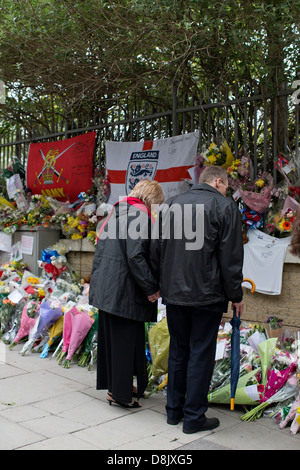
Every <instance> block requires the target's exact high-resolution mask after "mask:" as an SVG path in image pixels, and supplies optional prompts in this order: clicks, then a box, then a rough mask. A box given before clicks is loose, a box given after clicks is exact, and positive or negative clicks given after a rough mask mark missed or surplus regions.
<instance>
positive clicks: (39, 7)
mask: <svg viewBox="0 0 300 470" xmlns="http://www.w3.org/2000/svg"><path fill="white" fill-rule="evenodd" d="M299 19H300V1H299V0H266V1H255V0H254V1H251V0H245V1H241V0H221V1H217V2H213V1H211V0H119V1H110V0H89V1H88V2H87V1H86V0H14V2H11V0H2V1H1V6H0V25H1V26H0V39H1V42H0V44H1V45H0V59H1V60H0V64H1V65H0V79H2V80H3V81H4V82H5V84H6V86H7V91H8V93H7V99H6V102H5V104H3V105H1V107H0V108H1V109H0V113H1V114H0V116H1V115H2V119H4V118H5V120H6V121H9V122H13V123H19V124H20V125H22V126H23V127H25V128H26V127H27V128H31V127H32V126H34V125H36V124H40V125H42V126H43V127H44V128H45V129H46V130H48V131H51V129H52V128H53V126H54V124H55V123H56V122H57V120H63V119H68V118H70V116H77V117H78V118H82V119H83V118H84V117H86V116H87V115H89V116H95V115H96V116H99V118H100V117H101V116H102V115H105V113H106V110H107V109H108V108H109V107H111V106H112V105H113V104H114V103H116V102H120V101H122V100H124V99H126V100H129V101H133V100H134V99H135V97H139V98H141V99H144V100H146V101H148V102H149V103H151V104H152V105H153V106H166V105H167V103H166V101H167V100H168V99H170V96H171V93H170V90H171V87H172V85H173V84H174V83H177V84H178V86H179V89H180V90H181V91H182V92H189V93H193V94H194V95H195V96H199V93H200V89H202V88H203V87H209V88H214V90H220V91H223V90H224V89H225V87H226V86H227V85H229V86H234V84H235V83H245V82H247V83H250V84H251V83H253V81H258V82H259V83H260V84H267V85H268V87H269V89H270V90H271V92H272V90H277V89H280V87H281V86H282V83H283V82H286V83H287V84H291V83H292V81H293V80H294V79H295V77H296V76H297V72H299V70H297V67H299V39H298V38H299V26H298V25H299V24H300V22H299Z"/></svg>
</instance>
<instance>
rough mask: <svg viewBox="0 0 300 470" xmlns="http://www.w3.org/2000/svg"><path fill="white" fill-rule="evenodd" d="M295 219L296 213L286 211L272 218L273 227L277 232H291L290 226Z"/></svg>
mask: <svg viewBox="0 0 300 470" xmlns="http://www.w3.org/2000/svg"><path fill="white" fill-rule="evenodd" d="M295 219H296V211H295V210H292V209H287V210H285V211H284V212H280V213H279V214H277V215H276V216H275V217H274V225H275V227H276V229H277V230H278V231H279V232H281V233H290V232H291V231H292V225H293V222H294V220H295Z"/></svg>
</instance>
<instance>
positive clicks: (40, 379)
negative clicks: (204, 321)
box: [0, 345, 300, 453]
mask: <svg viewBox="0 0 300 470" xmlns="http://www.w3.org/2000/svg"><path fill="white" fill-rule="evenodd" d="M20 350H21V345H18V346H17V347H16V348H15V349H13V350H12V351H9V350H8V348H7V347H6V345H5V347H4V348H3V346H2V348H1V361H0V449H1V450H12V449H20V450H75V449H76V450H105V451H115V452H116V453H118V452H120V453H122V452H123V451H125V450H126V451H135V452H137V453H138V452H139V451H142V450H148V451H153V452H154V451H166V452H170V453H171V452H172V451H173V452H174V451H177V452H180V451H182V452H183V451H184V452H189V451H191V452H192V451H193V452H194V451H197V450H212V451H213V450H249V449H254V450H273V449H274V450H299V449H300V433H298V434H296V435H291V433H290V431H289V428H286V429H283V430H280V429H279V426H278V424H277V423H276V421H275V420H274V419H270V418H260V419H259V420H257V421H255V422H251V423H245V422H242V421H241V419H240V417H241V415H242V414H243V413H244V411H243V409H242V408H241V407H240V408H238V407H237V409H236V410H234V411H230V410H229V406H227V405H226V406H225V405H217V404H214V405H211V406H210V407H209V410H208V412H207V416H208V417H213V416H216V417H217V418H219V420H220V426H219V427H218V428H216V429H214V430H212V431H205V432H202V433H196V434H184V433H183V432H182V422H180V423H179V424H178V425H176V426H170V425H168V424H167V422H166V413H165V404H166V395H165V394H164V393H163V392H159V393H157V394H154V395H153V396H151V397H150V398H148V399H142V400H141V403H142V405H143V406H142V408H139V409H135V410H130V409H125V408H120V407H118V406H114V405H112V406H109V404H108V402H107V400H106V392H105V391H104V390H101V391H99V390H96V388H95V384H96V368H95V367H94V368H93V369H92V370H91V371H88V370H87V368H82V367H78V366H77V364H76V363H71V367H70V369H64V368H63V367H62V366H59V365H58V364H57V362H56V359H55V358H51V357H49V358H46V359H42V358H40V357H39V355H38V354H28V355H26V356H21V355H20V354H19V352H20Z"/></svg>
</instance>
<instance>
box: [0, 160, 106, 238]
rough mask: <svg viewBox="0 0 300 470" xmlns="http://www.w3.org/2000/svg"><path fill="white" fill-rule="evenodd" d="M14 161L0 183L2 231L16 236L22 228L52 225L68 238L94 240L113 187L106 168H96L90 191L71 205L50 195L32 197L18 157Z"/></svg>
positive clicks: (82, 194)
mask: <svg viewBox="0 0 300 470" xmlns="http://www.w3.org/2000/svg"><path fill="white" fill-rule="evenodd" d="M13 162H14V163H13ZM13 162H12V163H11V164H10V165H9V166H8V167H7V168H6V169H5V170H4V171H3V173H2V176H1V180H0V188H1V192H2V196H0V230H2V231H4V232H6V233H14V232H15V230H17V229H18V228H19V227H20V226H22V225H26V226H28V227H31V228H34V227H37V226H44V227H50V226H53V227H56V228H57V227H58V228H60V229H61V231H62V235H63V237H65V238H69V239H72V240H78V239H85V238H86V239H88V240H90V241H91V242H94V241H95V239H96V228H97V224H98V223H99V222H100V221H101V220H102V219H103V217H104V216H106V215H107V212H108V208H107V204H106V202H107V200H108V197H109V192H110V184H109V181H108V180H107V179H106V177H105V174H104V170H103V169H99V168H96V170H95V177H94V179H93V185H92V187H91V190H90V191H89V192H88V193H84V192H81V193H79V194H78V200H77V201H75V202H74V203H72V204H70V203H69V202H64V203H63V202H61V201H58V200H57V199H54V198H52V197H49V196H42V195H32V194H31V193H30V192H29V191H28V190H27V189H26V188H25V185H24V174H25V172H24V170H23V169H22V167H21V165H20V163H19V162H18V160H17V159H16V158H15V159H13ZM79 190H80V188H79Z"/></svg>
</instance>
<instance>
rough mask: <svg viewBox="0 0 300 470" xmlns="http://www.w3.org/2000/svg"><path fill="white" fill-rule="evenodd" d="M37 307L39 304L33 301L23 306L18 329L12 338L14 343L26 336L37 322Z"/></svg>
mask: <svg viewBox="0 0 300 470" xmlns="http://www.w3.org/2000/svg"><path fill="white" fill-rule="evenodd" d="M39 307H40V305H39V303H38V302H35V301H30V302H28V303H26V304H25V305H24V307H23V311H22V316H21V324H20V328H19V331H18V333H17V334H16V336H15V338H14V341H13V342H14V343H18V342H19V341H20V340H21V339H22V338H24V337H25V336H27V335H28V334H29V332H30V330H31V329H32V328H33V327H34V325H35V324H36V322H37V318H38V314H39Z"/></svg>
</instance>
